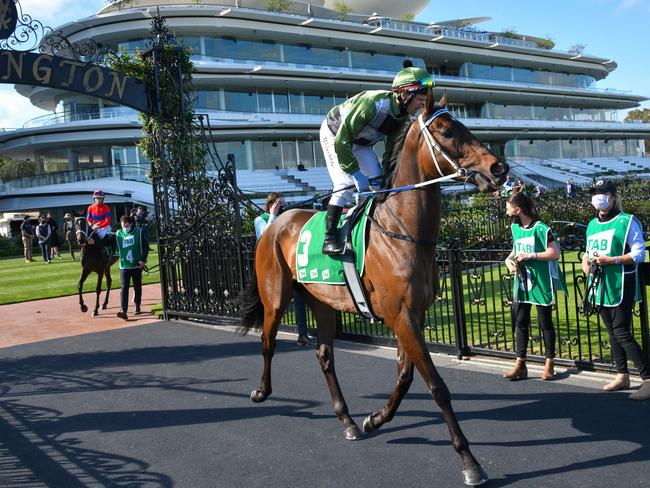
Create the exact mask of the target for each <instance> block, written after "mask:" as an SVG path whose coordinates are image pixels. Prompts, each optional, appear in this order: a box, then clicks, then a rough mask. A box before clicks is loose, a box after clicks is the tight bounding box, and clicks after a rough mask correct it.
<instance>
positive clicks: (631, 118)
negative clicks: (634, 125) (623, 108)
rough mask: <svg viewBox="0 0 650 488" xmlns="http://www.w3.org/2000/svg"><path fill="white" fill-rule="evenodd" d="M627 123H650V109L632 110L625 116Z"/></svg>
mask: <svg viewBox="0 0 650 488" xmlns="http://www.w3.org/2000/svg"><path fill="white" fill-rule="evenodd" d="M625 122H643V123H644V124H647V123H649V122H650V108H644V109H638V108H637V109H634V110H630V111H629V112H628V113H627V115H626V116H625Z"/></svg>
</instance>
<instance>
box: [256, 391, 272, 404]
mask: <svg viewBox="0 0 650 488" xmlns="http://www.w3.org/2000/svg"><path fill="white" fill-rule="evenodd" d="M270 394H271V392H269V393H268V394H265V393H264V392H263V391H262V389H261V388H257V389H255V390H253V391H252V392H251V400H253V401H254V402H255V403H262V402H263V401H264V400H266V399H267V398H268V397H269V395H270Z"/></svg>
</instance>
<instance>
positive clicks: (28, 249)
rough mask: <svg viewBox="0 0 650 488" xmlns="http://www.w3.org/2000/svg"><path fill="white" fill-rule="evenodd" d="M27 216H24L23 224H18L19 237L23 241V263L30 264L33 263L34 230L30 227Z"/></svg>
mask: <svg viewBox="0 0 650 488" xmlns="http://www.w3.org/2000/svg"><path fill="white" fill-rule="evenodd" d="M29 219H30V217H29V215H25V217H24V219H23V223H22V224H20V235H21V236H22V239H23V246H24V248H25V262H26V263H31V262H33V261H34V259H32V245H33V241H34V228H33V227H32V224H31V222H30V221H29Z"/></svg>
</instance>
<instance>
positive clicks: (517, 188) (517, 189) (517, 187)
mask: <svg viewBox="0 0 650 488" xmlns="http://www.w3.org/2000/svg"><path fill="white" fill-rule="evenodd" d="M521 192H523V193H526V185H524V182H523V181H521V180H520V179H519V178H517V179H516V180H515V183H514V186H513V187H512V194H513V195H516V194H517V193H521Z"/></svg>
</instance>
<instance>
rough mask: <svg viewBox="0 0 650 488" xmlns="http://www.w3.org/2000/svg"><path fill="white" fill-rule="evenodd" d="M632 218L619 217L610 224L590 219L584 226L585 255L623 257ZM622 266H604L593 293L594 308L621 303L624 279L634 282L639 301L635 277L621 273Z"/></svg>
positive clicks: (623, 214)
mask: <svg viewBox="0 0 650 488" xmlns="http://www.w3.org/2000/svg"><path fill="white" fill-rule="evenodd" d="M632 218H633V217H632V215H630V214H627V213H620V214H618V215H617V216H616V217H614V218H613V219H612V220H609V221H607V222H599V221H598V218H595V219H593V220H592V221H591V222H589V225H588V226H587V255H588V256H589V257H590V258H594V257H596V256H622V255H623V254H624V253H625V241H626V240H627V234H628V232H629V230H630V225H631V224H632ZM623 271H624V269H623V265H622V264H618V265H616V264H611V265H608V266H603V274H602V277H601V279H600V282H599V283H598V284H597V286H596V289H595V290H592V292H591V295H592V296H593V294H595V296H596V304H597V305H602V306H604V307H616V306H617V305H619V304H620V303H621V302H622V301H623V284H624V280H625V279H634V280H637V286H636V295H637V296H636V298H637V301H641V296H640V287H639V282H638V273H637V272H636V267H635V271H634V273H629V274H627V273H624V272H623ZM590 282H591V275H590V276H589V277H588V279H587V286H589V283H590Z"/></svg>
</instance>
